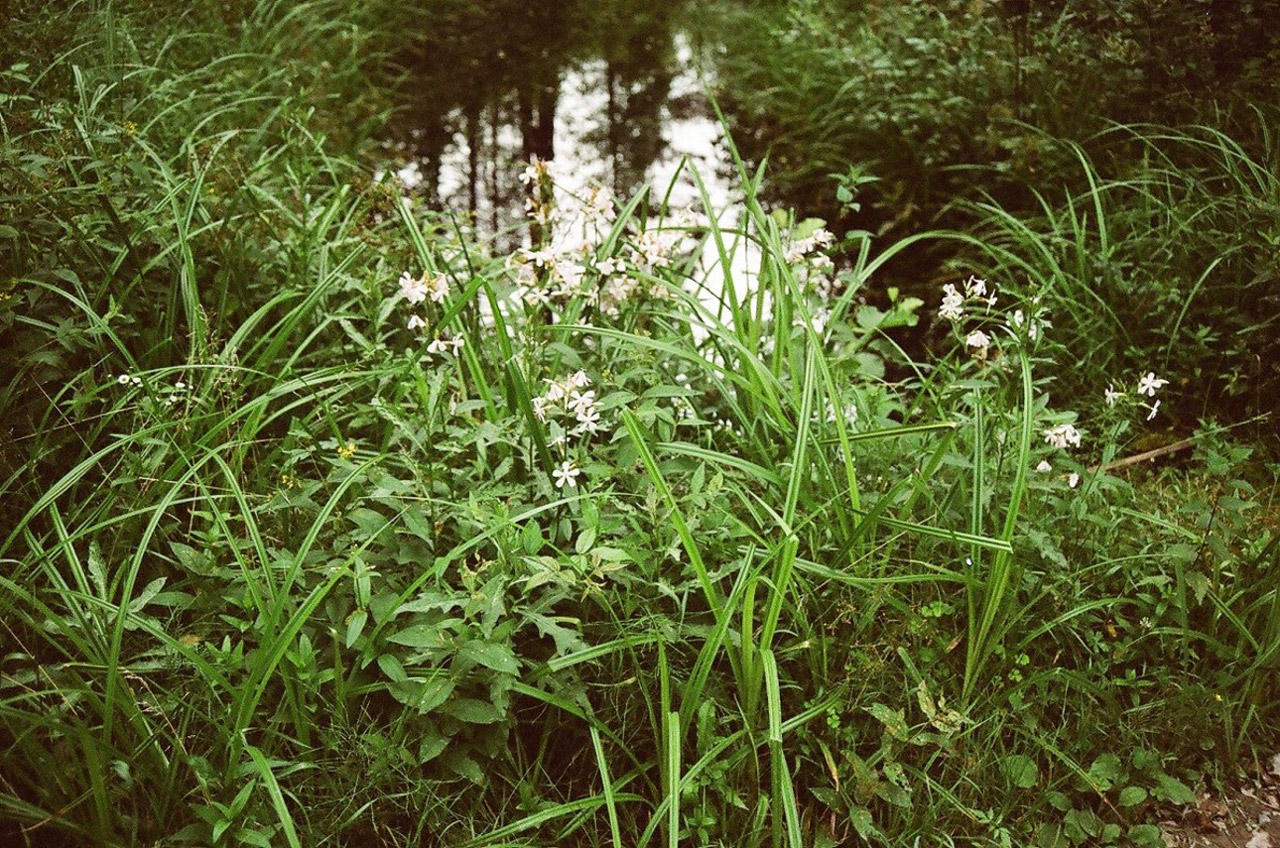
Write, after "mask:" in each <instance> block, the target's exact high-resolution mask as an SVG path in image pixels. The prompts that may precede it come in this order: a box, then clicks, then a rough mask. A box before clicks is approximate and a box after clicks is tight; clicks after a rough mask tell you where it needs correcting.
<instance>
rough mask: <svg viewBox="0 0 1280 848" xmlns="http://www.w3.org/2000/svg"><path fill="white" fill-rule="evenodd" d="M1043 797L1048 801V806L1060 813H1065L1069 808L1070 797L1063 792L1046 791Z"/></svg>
mask: <svg viewBox="0 0 1280 848" xmlns="http://www.w3.org/2000/svg"><path fill="white" fill-rule="evenodd" d="M1045 799H1046V800H1047V801H1048V802H1049V806H1050V807H1053V808H1054V809H1055V810H1057V811H1058V812H1060V813H1065V812H1067V811H1068V810H1070V809H1071V799H1070V798H1069V797H1067V794H1066V793H1065V792H1046V793H1045Z"/></svg>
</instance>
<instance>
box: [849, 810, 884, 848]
mask: <svg viewBox="0 0 1280 848" xmlns="http://www.w3.org/2000/svg"><path fill="white" fill-rule="evenodd" d="M849 821H850V822H851V823H852V824H853V829H854V830H856V831H858V835H859V836H861V837H862V838H863V839H865V840H867V841H868V842H870V841H871V840H872V839H881V838H883V835H882V834H881V833H880V828H878V827H876V825H875V821H874V820H873V819H872V818H871V811H870V810H868V809H867V808H866V807H854V808H853V809H852V810H850V811H849Z"/></svg>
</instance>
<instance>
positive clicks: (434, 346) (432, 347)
mask: <svg viewBox="0 0 1280 848" xmlns="http://www.w3.org/2000/svg"><path fill="white" fill-rule="evenodd" d="M448 346H449V343H448V342H446V341H445V340H444V339H442V338H440V337H439V336H437V337H436V338H434V339H432V340H431V342H430V343H429V344H428V345H427V353H430V354H432V355H433V356H434V355H435V354H437V353H444V351H445V348H447V347H448Z"/></svg>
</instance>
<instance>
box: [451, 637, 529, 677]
mask: <svg viewBox="0 0 1280 848" xmlns="http://www.w3.org/2000/svg"><path fill="white" fill-rule="evenodd" d="M458 658H459V659H466V660H470V661H471V662H473V663H476V664H477V665H482V666H484V667H485V668H491V669H493V670H494V671H500V672H502V673H504V674H513V675H514V674H519V673H520V663H519V662H518V661H517V660H516V655H515V652H514V651H512V650H511V648H510V647H509V646H507V645H499V644H495V643H493V642H481V641H480V640H478V639H473V640H471V641H470V642H464V643H463V644H462V646H461V647H459V648H458Z"/></svg>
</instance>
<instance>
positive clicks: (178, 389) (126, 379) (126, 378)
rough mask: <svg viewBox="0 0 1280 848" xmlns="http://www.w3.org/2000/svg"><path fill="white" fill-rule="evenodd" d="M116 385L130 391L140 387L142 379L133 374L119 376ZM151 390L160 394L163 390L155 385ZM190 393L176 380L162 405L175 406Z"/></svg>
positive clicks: (187, 388) (185, 385)
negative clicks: (125, 387) (126, 387)
mask: <svg viewBox="0 0 1280 848" xmlns="http://www.w3.org/2000/svg"><path fill="white" fill-rule="evenodd" d="M116 384H117V385H120V386H128V387H129V388H131V389H138V388H141V387H142V378H141V377H138V376H136V375H134V374H120V375H119V376H117V377H116ZM151 388H152V390H153V391H155V392H156V393H161V392H163V389H164V387H163V386H159V385H156V384H152V386H151ZM190 391H191V387H190V386H188V385H187V384H186V383H185V382H183V381H182V380H178V381H177V382H176V383H174V384H173V385H172V386H170V387H169V390H168V394H166V395H164V405H165V406H177V405H178V404H180V403H182V402H183V401H184V400H186V399H187V395H188V393H189V392H190Z"/></svg>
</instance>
